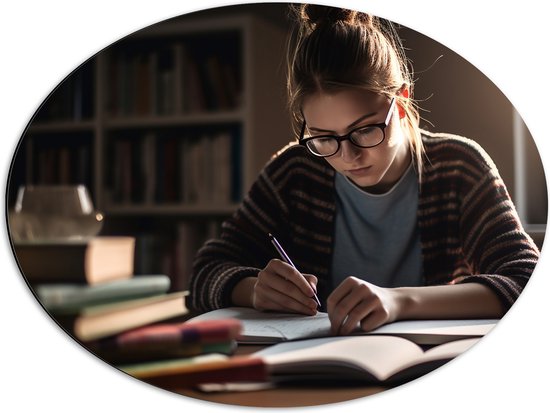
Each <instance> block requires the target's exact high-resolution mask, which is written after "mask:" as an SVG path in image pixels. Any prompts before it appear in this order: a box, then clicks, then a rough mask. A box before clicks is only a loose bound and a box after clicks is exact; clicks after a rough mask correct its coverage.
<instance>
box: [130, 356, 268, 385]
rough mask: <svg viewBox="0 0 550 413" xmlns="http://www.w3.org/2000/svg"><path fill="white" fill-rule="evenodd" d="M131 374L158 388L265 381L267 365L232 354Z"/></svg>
mask: <svg viewBox="0 0 550 413" xmlns="http://www.w3.org/2000/svg"><path fill="white" fill-rule="evenodd" d="M129 374H131V375H133V376H134V377H136V378H138V379H141V380H143V381H145V382H146V383H149V384H151V385H153V386H157V387H162V388H169V389H174V388H185V387H195V386H197V385H199V384H204V383H232V382H263V381H268V380H269V374H268V369H267V365H266V364H265V362H264V361H263V360H262V359H260V358H252V357H234V358H231V359H228V360H226V361H215V362H210V363H202V364H199V365H191V366H187V368H184V369H182V370H181V371H178V370H173V371H168V372H163V371H160V372H154V373H153V374H143V375H140V374H137V375H134V374H132V373H131V372H130V373H129Z"/></svg>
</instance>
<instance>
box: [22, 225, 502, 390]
mask: <svg viewBox="0 0 550 413" xmlns="http://www.w3.org/2000/svg"><path fill="white" fill-rule="evenodd" d="M15 251H16V255H17V259H18V262H19V265H20V267H21V269H22V271H23V273H24V275H25V276H26V278H27V280H28V282H29V283H30V284H31V286H32V288H33V290H34V291H35V293H36V295H37V297H38V299H39V300H40V302H41V304H42V305H43V306H44V308H45V309H46V310H47V311H48V312H49V313H50V314H51V315H52V317H53V318H54V319H55V320H56V321H57V322H58V323H59V324H60V325H61V326H63V327H64V328H65V329H66V330H67V331H68V332H69V333H70V334H72V335H73V336H74V337H75V338H76V339H77V340H78V341H80V343H81V344H82V345H83V346H84V347H86V348H87V349H89V350H90V351H91V352H93V353H94V354H96V355H97V356H99V357H100V358H102V359H103V360H105V361H106V362H109V363H111V364H113V365H115V366H116V367H118V368H119V369H120V370H122V371H124V372H126V373H128V374H129V375H131V376H134V377H136V378H138V379H140V380H143V381H145V382H147V383H150V384H152V385H155V386H158V387H162V388H167V389H178V388H188V387H193V388H200V389H202V390H206V391H220V390H222V391H225V390H231V389H234V390H235V389H239V390H244V389H249V390H250V389H260V388H265V387H271V386H273V385H276V384H278V383H281V382H283V383H286V382H289V381H290V382H293V381H296V380H298V381H303V380H321V381H325V382H326V381H327V380H332V381H334V380H335V379H337V380H340V379H341V380H359V381H361V382H363V383H378V384H380V383H383V384H386V385H390V386H392V385H395V384H399V383H403V382H406V381H408V380H411V379H412V378H415V377H418V376H420V375H422V374H425V373H427V372H429V371H431V370H433V369H434V368H436V367H438V366H441V365H443V364H445V363H446V362H448V361H449V360H451V359H453V358H454V357H456V356H457V355H459V354H461V353H462V352H464V351H466V350H467V349H468V348H470V347H471V346H472V345H474V344H475V343H476V342H477V341H478V340H479V338H480V337H482V336H483V335H485V334H486V333H488V332H489V331H490V330H491V329H492V328H493V327H494V325H495V324H496V321H497V320H421V321H398V322H395V323H392V324H389V325H387V326H382V327H380V328H378V329H375V330H373V331H370V332H363V331H361V329H360V328H359V326H358V328H357V331H356V334H354V335H352V336H348V337H337V336H336V337H335V336H332V334H331V333H330V331H331V325H330V320H329V318H328V314H327V313H323V312H318V313H317V315H315V316H302V315H299V314H280V313H269V312H268V313H266V312H261V311H256V310H254V309H251V308H248V309H247V308H238V307H234V308H225V309H220V310H214V311H212V312H208V313H204V314H200V315H195V316H194V317H190V314H189V310H188V308H187V305H186V297H187V294H186V292H185V291H174V292H169V288H170V279H169V278H168V277H167V276H165V275H161V274H159V275H149V276H145V275H141V276H137V275H135V274H134V272H133V264H132V263H133V262H134V256H133V255H134V254H135V239H134V238H132V237H120V236H119V237H94V238H91V239H88V240H86V241H78V242H77V241H75V242H45V243H40V242H32V243H31V242H22V243H19V244H17V245H15ZM237 343H249V344H250V343H256V344H258V343H260V344H266V343H270V344H273V343H276V344H274V345H272V346H270V347H268V348H266V349H265V350H262V351H260V352H256V353H252V354H250V355H234V352H235V349H236V344H237Z"/></svg>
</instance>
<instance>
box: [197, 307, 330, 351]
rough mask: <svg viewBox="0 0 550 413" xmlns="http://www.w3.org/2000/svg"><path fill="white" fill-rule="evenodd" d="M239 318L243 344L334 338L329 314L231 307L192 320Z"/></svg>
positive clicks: (240, 340)
mask: <svg viewBox="0 0 550 413" xmlns="http://www.w3.org/2000/svg"><path fill="white" fill-rule="evenodd" d="M219 318H237V319H239V320H240V321H241V322H242V324H243V331H242V334H241V337H240V338H239V339H238V341H239V342H240V343H255V344H262V343H273V342H278V341H287V340H296V339H300V338H309V337H324V336H329V335H330V321H329V319H328V314H327V313H323V312H318V313H317V314H316V315H314V316H306V315H302V314H286V313H275V312H262V311H257V310H255V309H252V308H244V307H231V308H224V309H220V310H215V311H211V312H208V313H205V314H201V315H199V316H197V317H195V318H193V319H192V320H193V321H195V320H197V321H199V320H209V319H219Z"/></svg>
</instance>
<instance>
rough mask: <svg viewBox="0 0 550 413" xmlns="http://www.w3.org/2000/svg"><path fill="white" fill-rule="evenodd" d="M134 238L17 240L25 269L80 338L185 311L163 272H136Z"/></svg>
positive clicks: (182, 300) (182, 297)
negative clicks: (142, 273) (139, 273)
mask: <svg viewBox="0 0 550 413" xmlns="http://www.w3.org/2000/svg"><path fill="white" fill-rule="evenodd" d="M134 251H135V239H134V238H133V237H123V236H117V237H104V236H98V237H93V238H90V239H85V240H76V241H41V242H36V241H32V242H19V243H17V244H16V245H15V253H16V257H17V260H18V262H19V266H20V268H21V271H22V273H23V274H24V276H25V277H26V279H27V281H28V282H29V284H30V285H31V287H32V289H33V290H34V292H35V293H36V296H37V298H38V299H39V301H40V302H41V304H42V305H43V306H44V308H45V309H46V310H47V311H48V312H49V313H50V314H51V315H52V317H53V318H54V319H55V320H56V321H57V322H58V323H59V324H60V325H61V326H62V327H64V328H65V329H66V330H67V331H68V332H69V333H71V334H72V335H73V336H74V337H75V338H77V339H78V340H80V341H81V342H88V341H92V340H98V339H101V338H104V337H109V336H113V335H116V334H119V333H122V332H124V331H128V330H131V329H133V328H137V327H141V326H144V325H147V324H150V323H155V322H160V321H163V320H167V319H170V318H174V317H179V316H183V315H185V314H187V308H186V306H185V294H186V293H185V292H183V291H178V292H172V293H168V291H169V289H170V278H169V277H168V276H166V275H163V274H158V275H148V276H145V275H140V276H134V274H133V273H134V254H135V252H134Z"/></svg>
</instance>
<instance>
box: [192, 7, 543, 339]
mask: <svg viewBox="0 0 550 413" xmlns="http://www.w3.org/2000/svg"><path fill="white" fill-rule="evenodd" d="M297 16H298V22H299V24H298V30H297V31H296V33H295V36H294V37H293V44H292V47H291V48H290V50H289V59H288V60H289V75H288V92H289V103H290V109H291V112H292V114H293V118H294V121H295V124H296V130H297V131H298V133H299V139H298V142H297V143H296V144H292V145H289V146H288V147H287V148H284V149H283V150H282V151H280V152H279V153H278V154H277V155H276V156H275V157H274V158H273V159H272V160H271V161H270V162H269V163H268V164H267V165H266V166H265V168H264V169H263V171H262V172H261V174H260V176H259V177H258V179H257V181H256V182H255V184H254V185H253V187H252V188H251V190H250V192H249V193H248V195H247V196H246V197H245V199H244V201H243V203H242V205H241V206H240V208H239V209H238V211H237V212H236V213H235V214H234V215H233V216H232V217H231V219H229V220H227V221H226V222H225V223H224V225H223V229H222V234H221V237H220V239H215V240H211V241H209V242H207V243H206V244H205V245H204V247H203V248H202V249H201V250H200V251H199V253H198V256H197V259H196V262H195V267H194V274H193V277H192V281H191V287H190V289H191V306H192V307H193V308H194V309H196V310H198V311H207V310H212V309H215V308H220V307H225V306H251V307H254V308H257V309H259V310H270V311H281V312H297V313H303V314H315V313H316V311H317V304H316V301H315V300H314V294H317V295H318V296H319V298H320V300H321V302H322V308H323V310H325V311H327V312H328V314H329V318H330V321H331V325H332V330H333V333H335V334H348V333H350V332H351V331H352V330H353V329H355V328H356V327H357V325H360V326H361V328H362V329H364V330H371V329H374V328H376V327H378V326H380V325H382V324H384V323H388V322H392V321H395V320H400V319H421V318H432V319H433V318H469V317H479V318H485V317H492V318H496V317H501V316H502V315H503V314H504V313H505V312H506V311H507V310H508V308H509V307H510V306H511V305H512V304H513V303H514V301H515V300H516V298H517V297H518V296H519V294H520V293H521V291H522V289H523V288H524V286H525V284H526V283H527V281H528V279H529V276H530V275H531V273H532V271H533V269H534V267H535V265H536V263H537V260H538V256H539V251H538V249H537V247H536V246H535V244H534V243H533V241H532V240H531V238H530V237H529V236H528V235H527V234H526V233H525V231H524V230H523V228H522V226H521V223H520V221H519V218H518V216H517V214H516V211H515V208H514V206H513V204H512V201H511V200H510V197H509V195H508V192H507V190H506V187H505V185H504V183H503V181H502V179H501V178H500V176H499V174H498V171H497V169H496V167H495V165H494V164H493V162H492V161H491V159H490V158H489V156H488V155H487V154H486V153H485V152H484V151H483V150H482V149H481V148H480V147H479V145H477V144H476V143H474V142H473V141H471V140H469V139H466V138H462V137H458V136H451V135H447V134H430V133H427V132H425V131H422V130H420V128H419V117H418V113H417V111H416V108H415V104H414V101H413V82H412V76H411V73H410V71H409V68H408V65H407V60H406V57H405V55H404V53H403V50H402V47H401V42H400V40H399V38H398V36H397V35H396V32H395V30H394V29H393V27H392V25H391V24H390V23H389V22H387V21H383V20H381V19H377V18H375V17H372V16H369V15H366V14H363V13H358V12H354V11H350V10H345V9H337V8H332V7H325V6H312V5H303V6H300V7H299V8H298V9H297ZM269 233H272V234H274V235H275V236H276V237H277V239H278V240H279V241H280V243H281V244H282V245H283V246H284V248H285V250H286V251H287V253H288V255H289V256H290V257H291V258H292V261H293V263H294V264H295V265H296V268H297V269H298V270H299V271H300V272H299V271H298V270H297V269H295V268H293V267H292V266H291V265H289V264H287V263H286V262H283V261H281V260H280V259H278V256H277V254H276V251H275V250H274V249H273V246H272V245H271V243H270V241H269V238H268V234H269Z"/></svg>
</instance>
